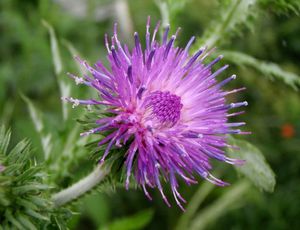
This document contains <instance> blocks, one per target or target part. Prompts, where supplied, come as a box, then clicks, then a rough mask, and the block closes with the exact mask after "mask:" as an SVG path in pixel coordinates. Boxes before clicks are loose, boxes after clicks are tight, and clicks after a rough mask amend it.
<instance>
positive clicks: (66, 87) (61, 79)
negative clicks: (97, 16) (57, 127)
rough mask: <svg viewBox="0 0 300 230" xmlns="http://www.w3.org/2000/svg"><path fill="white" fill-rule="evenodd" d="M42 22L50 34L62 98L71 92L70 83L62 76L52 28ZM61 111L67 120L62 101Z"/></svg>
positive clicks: (66, 111)
mask: <svg viewBox="0 0 300 230" xmlns="http://www.w3.org/2000/svg"><path fill="white" fill-rule="evenodd" d="M42 24H43V25H44V26H45V27H46V28H47V30H48V33H49V35H50V45H51V52H52V59H53V64H54V70H55V74H56V78H57V81H58V85H59V90H60V96H61V97H62V98H66V97H69V96H70V92H71V86H70V84H68V83H66V80H64V77H63V76H62V70H63V65H62V61H61V56H60V52H59V47H58V42H57V39H56V35H55V32H54V29H53V27H52V26H51V25H50V24H49V23H48V22H47V21H45V20H42ZM62 112H63V118H64V120H67V118H68V106H67V104H66V103H64V102H62Z"/></svg>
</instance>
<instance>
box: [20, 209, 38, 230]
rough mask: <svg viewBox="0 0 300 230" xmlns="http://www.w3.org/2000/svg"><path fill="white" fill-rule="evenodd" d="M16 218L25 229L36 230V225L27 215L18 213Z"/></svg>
mask: <svg viewBox="0 0 300 230" xmlns="http://www.w3.org/2000/svg"><path fill="white" fill-rule="evenodd" d="M17 220H18V221H19V222H20V223H22V224H23V225H24V226H25V227H26V228H27V229H30V230H37V228H36V226H35V225H34V224H33V223H32V222H31V221H30V219H29V218H28V217H27V216H25V215H23V214H20V213H19V214H18V215H17Z"/></svg>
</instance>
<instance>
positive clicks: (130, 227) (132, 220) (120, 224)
mask: <svg viewBox="0 0 300 230" xmlns="http://www.w3.org/2000/svg"><path fill="white" fill-rule="evenodd" d="M153 214H154V212H153V210H151V209H149V210H144V211H140V212H138V213H136V214H134V215H132V216H129V217H123V218H120V219H117V220H114V221H113V222H112V223H109V224H108V225H106V226H103V227H100V228H99V230H138V229H144V228H145V227H146V226H147V225H148V224H149V222H150V221H151V219H152V217H153Z"/></svg>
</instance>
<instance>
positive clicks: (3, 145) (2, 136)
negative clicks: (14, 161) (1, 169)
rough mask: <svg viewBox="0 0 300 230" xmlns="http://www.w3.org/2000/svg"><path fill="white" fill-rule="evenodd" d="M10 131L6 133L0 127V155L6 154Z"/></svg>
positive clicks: (3, 128)
mask: <svg viewBox="0 0 300 230" xmlns="http://www.w3.org/2000/svg"><path fill="white" fill-rule="evenodd" d="M10 135H11V132H10V130H8V131H6V130H5V127H4V126H1V127H0V154H6V151H7V148H8V144H9V141H10Z"/></svg>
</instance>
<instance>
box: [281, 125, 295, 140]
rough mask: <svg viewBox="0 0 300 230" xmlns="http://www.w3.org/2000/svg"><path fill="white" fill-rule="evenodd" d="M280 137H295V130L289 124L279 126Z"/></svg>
mask: <svg viewBox="0 0 300 230" xmlns="http://www.w3.org/2000/svg"><path fill="white" fill-rule="evenodd" d="M281 136H282V137H283V138H286V139H289V138H292V137H294V136H295V128H294V126H293V125H291V124H284V125H282V126H281Z"/></svg>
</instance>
